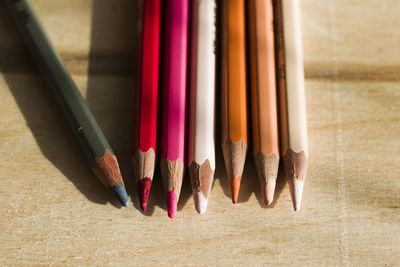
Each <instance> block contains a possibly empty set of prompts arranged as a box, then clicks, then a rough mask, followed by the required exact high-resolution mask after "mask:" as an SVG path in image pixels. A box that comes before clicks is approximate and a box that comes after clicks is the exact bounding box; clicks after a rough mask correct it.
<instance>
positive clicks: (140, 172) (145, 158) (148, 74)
mask: <svg viewBox="0 0 400 267" xmlns="http://www.w3.org/2000/svg"><path fill="white" fill-rule="evenodd" d="M161 3H162V0H145V1H144V3H143V39H142V73H141V81H140V96H139V101H140V102H139V125H138V127H137V131H138V133H137V140H134V142H133V143H137V144H136V145H135V147H134V150H133V164H134V166H135V175H136V181H137V188H138V194H139V201H140V206H141V209H142V210H143V211H145V210H146V208H147V202H148V198H149V193H150V188H151V183H152V180H153V174H154V167H155V162H156V153H157V112H158V110H157V105H158V103H157V100H158V86H159V65H160V33H161V31H160V28H161V5H162V4H161Z"/></svg>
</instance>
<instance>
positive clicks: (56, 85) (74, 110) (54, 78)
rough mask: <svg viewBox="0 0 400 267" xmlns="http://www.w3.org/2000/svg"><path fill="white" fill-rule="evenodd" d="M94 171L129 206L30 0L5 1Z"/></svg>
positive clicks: (108, 152)
mask: <svg viewBox="0 0 400 267" xmlns="http://www.w3.org/2000/svg"><path fill="white" fill-rule="evenodd" d="M6 3H7V4H8V7H9V10H10V13H11V14H12V15H13V17H14V19H15V22H16V24H17V26H18V27H19V29H20V31H21V33H22V35H23V37H24V39H25V41H26V42H27V44H28V46H29V48H30V50H31V52H32V54H33V56H34V57H35V58H36V60H37V61H38V64H39V68H40V70H41V71H42V73H43V76H44V78H45V80H46V82H47V84H48V85H49V87H50V88H51V91H52V93H53V95H54V97H55V99H56V101H57V103H58V105H59V107H60V109H61V111H62V113H63V115H64V117H65V118H66V120H67V122H68V124H69V126H70V127H71V129H72V131H73V132H74V134H75V136H76V138H77V140H78V143H79V144H80V146H81V148H82V150H83V152H84V154H85V156H86V158H87V160H88V161H89V163H90V165H91V167H92V170H93V172H94V174H95V175H96V176H97V177H98V178H99V180H100V181H101V182H102V183H103V184H104V185H105V186H106V187H107V188H110V189H111V191H112V192H114V194H115V195H116V196H117V198H118V199H119V201H120V202H121V204H122V205H124V206H128V205H129V198H128V195H127V193H126V190H125V187H124V182H123V180H122V176H121V172H120V170H119V166H118V162H117V158H116V157H115V154H114V152H113V151H112V149H111V147H110V145H109V144H108V142H107V140H106V138H105V137H104V135H103V133H102V131H101V130H100V127H99V126H98V124H97V122H96V120H95V118H94V117H93V115H92V113H91V112H90V110H89V108H88V106H87V105H86V103H85V101H84V99H83V97H82V95H81V94H80V92H79V91H78V88H77V87H76V85H75V83H74V81H73V80H72V78H71V76H70V75H69V73H68V71H67V69H66V68H65V66H64V64H63V62H62V61H61V58H60V57H59V55H58V54H57V52H56V51H55V50H54V48H53V47H52V45H51V43H50V40H49V39H48V38H47V37H46V34H45V32H44V31H43V29H42V27H41V25H40V22H39V20H38V18H37V17H36V15H35V13H34V11H33V10H32V8H31V6H30V4H29V2H28V1H27V0H6Z"/></svg>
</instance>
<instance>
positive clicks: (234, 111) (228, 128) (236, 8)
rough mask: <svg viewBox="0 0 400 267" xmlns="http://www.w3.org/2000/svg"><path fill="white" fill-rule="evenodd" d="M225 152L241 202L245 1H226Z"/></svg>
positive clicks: (244, 140)
mask: <svg viewBox="0 0 400 267" xmlns="http://www.w3.org/2000/svg"><path fill="white" fill-rule="evenodd" d="M222 8H223V10H222V55H221V60H222V63H221V64H222V73H221V80H222V94H221V99H222V104H221V115H222V119H221V124H222V151H223V155H224V161H225V167H226V172H227V176H228V179H229V182H230V188H231V196H232V202H233V203H237V201H238V195H239V189H240V181H241V179H242V175H243V168H244V163H245V159H246V151H247V111H246V106H247V105H246V101H247V99H246V44H245V1H244V0H224V1H222Z"/></svg>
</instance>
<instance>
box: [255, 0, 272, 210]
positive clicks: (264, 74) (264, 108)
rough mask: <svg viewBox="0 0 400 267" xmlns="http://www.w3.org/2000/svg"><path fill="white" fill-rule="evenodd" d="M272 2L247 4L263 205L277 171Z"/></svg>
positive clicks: (269, 197) (269, 199)
mask: <svg viewBox="0 0 400 267" xmlns="http://www.w3.org/2000/svg"><path fill="white" fill-rule="evenodd" d="M272 2H273V0H249V1H248V15H249V16H248V23H249V24H248V25H249V48H250V49H249V50H250V55H249V56H250V73H251V74H250V82H251V113H252V122H253V123H252V126H253V155H254V161H255V164H256V169H257V173H258V176H259V178H260V183H261V191H262V193H263V197H264V201H265V203H266V204H267V205H269V204H271V203H272V201H273V199H274V192H275V185H276V177H277V174H278V167H279V139H278V114H277V113H278V112H277V96H276V73H275V48H274V46H275V44H274V26H273V25H274V23H273V22H274V15H273V3H272Z"/></svg>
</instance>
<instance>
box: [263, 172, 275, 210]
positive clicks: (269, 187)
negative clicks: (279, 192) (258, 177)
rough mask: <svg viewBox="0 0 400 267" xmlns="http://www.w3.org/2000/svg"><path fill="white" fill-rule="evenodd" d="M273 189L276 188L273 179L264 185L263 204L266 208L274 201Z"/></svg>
mask: <svg viewBox="0 0 400 267" xmlns="http://www.w3.org/2000/svg"><path fill="white" fill-rule="evenodd" d="M275 187H276V180H275V179H270V180H268V181H267V183H266V185H265V193H264V197H265V198H264V200H265V204H266V205H267V206H269V205H271V203H272V202H273V201H274V195H275Z"/></svg>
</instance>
